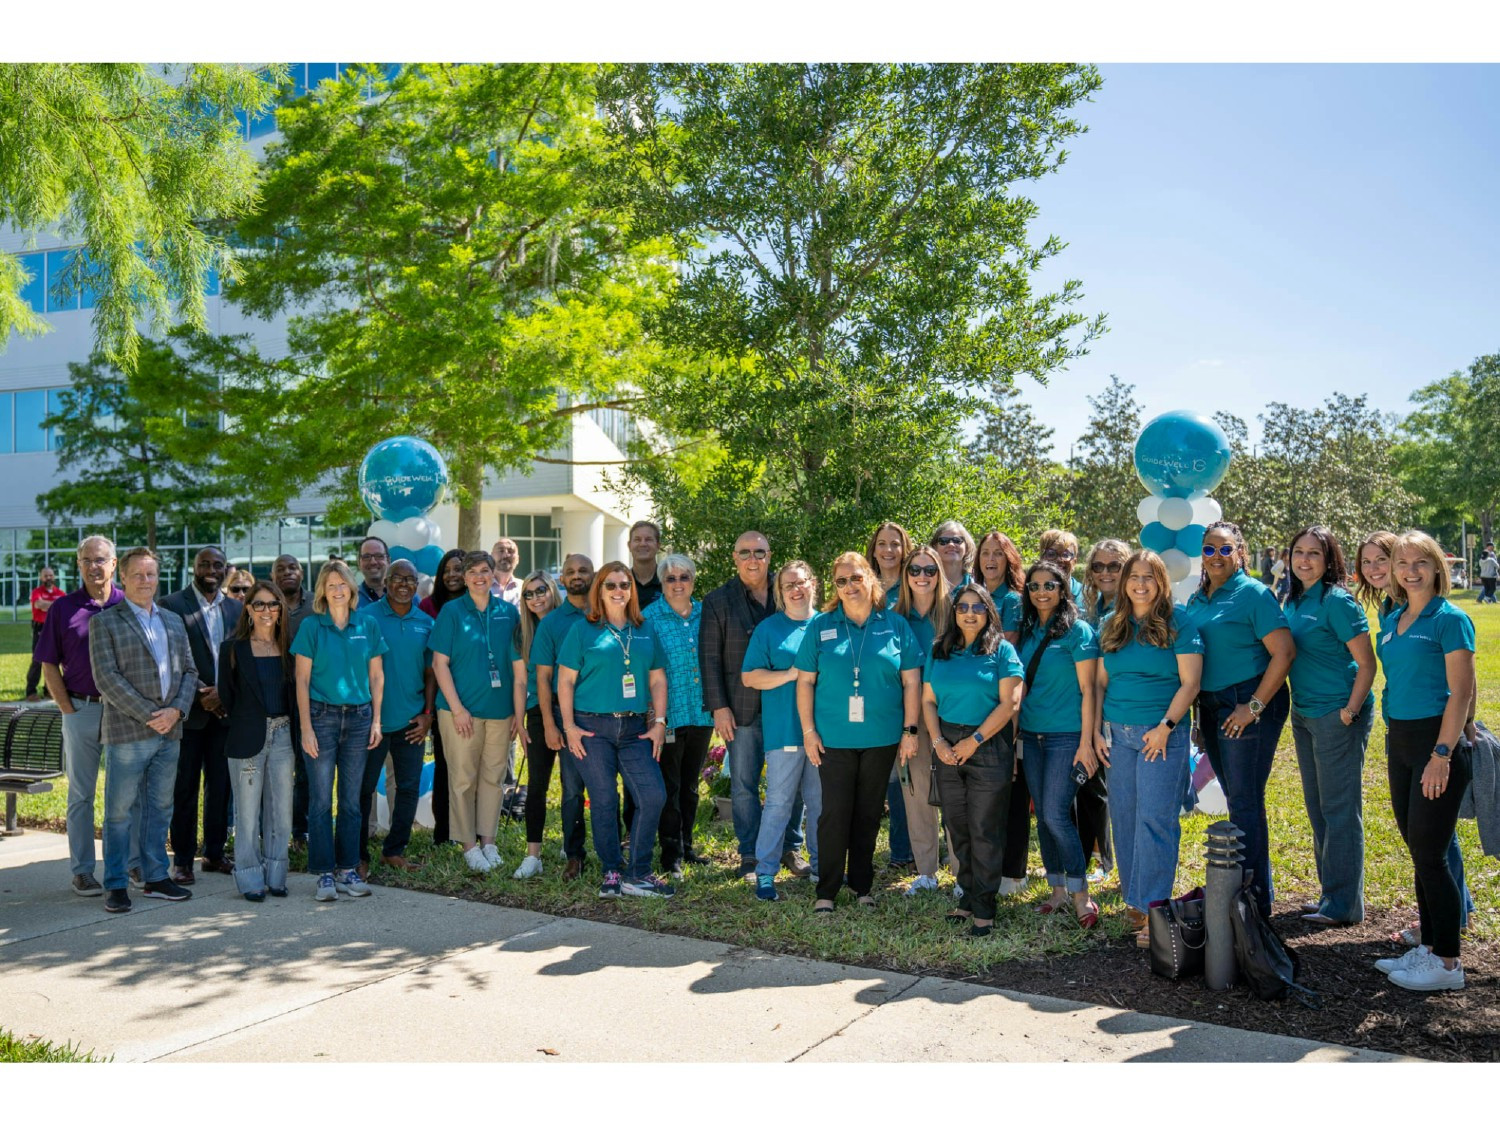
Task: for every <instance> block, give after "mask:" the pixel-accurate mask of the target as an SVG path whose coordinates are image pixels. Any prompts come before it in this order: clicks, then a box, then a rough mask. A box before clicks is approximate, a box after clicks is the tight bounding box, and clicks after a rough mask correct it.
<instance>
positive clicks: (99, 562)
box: [78, 557, 115, 566]
mask: <svg viewBox="0 0 1500 1125" xmlns="http://www.w3.org/2000/svg"><path fill="white" fill-rule="evenodd" d="M78 561H79V562H80V563H82V564H83V565H84V566H108V565H109V564H110V563H112V562H114V561H115V560H114V559H113V557H111V558H104V559H79V560H78Z"/></svg>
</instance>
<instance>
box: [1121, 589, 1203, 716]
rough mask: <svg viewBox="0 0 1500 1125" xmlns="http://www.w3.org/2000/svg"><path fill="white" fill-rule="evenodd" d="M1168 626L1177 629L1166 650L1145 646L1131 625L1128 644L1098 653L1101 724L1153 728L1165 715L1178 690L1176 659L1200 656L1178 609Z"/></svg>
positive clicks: (1193, 628) (1199, 643)
mask: <svg viewBox="0 0 1500 1125" xmlns="http://www.w3.org/2000/svg"><path fill="white" fill-rule="evenodd" d="M1126 612H1129V611H1128V610H1127V611H1126ZM1110 616H1113V614H1111V615H1110ZM1108 620H1109V618H1108V617H1106V618H1105V620H1104V622H1101V623H1100V625H1099V632H1100V634H1101V635H1102V634H1103V633H1104V628H1105V623H1106V622H1108ZM1172 627H1173V628H1174V629H1176V630H1177V639H1176V640H1175V641H1173V642H1172V646H1171V647H1170V648H1159V647H1157V646H1156V645H1148V644H1146V643H1145V642H1144V641H1142V640H1141V639H1140V637H1139V636H1136V635H1135V623H1134V622H1132V623H1131V633H1132V636H1131V639H1130V643H1129V644H1127V645H1125V646H1124V647H1122V648H1121V649H1120V650H1119V651H1118V652H1102V653H1101V656H1100V660H1102V661H1103V664H1104V671H1105V673H1106V674H1107V675H1108V676H1109V684H1108V685H1107V686H1106V687H1105V689H1104V721H1105V722H1108V723H1120V724H1122V725H1124V726H1150V727H1154V726H1155V725H1156V724H1157V723H1159V722H1161V721H1162V719H1163V718H1164V717H1165V716H1166V714H1167V708H1168V707H1170V706H1171V705H1172V697H1173V696H1175V695H1176V694H1177V689H1178V688H1180V687H1182V678H1181V677H1180V676H1179V675H1178V674H1177V657H1178V656H1191V655H1195V654H1196V655H1198V656H1202V655H1203V638H1202V637H1201V636H1199V634H1198V627H1197V625H1195V624H1194V623H1193V619H1192V618H1191V617H1189V616H1188V615H1187V614H1186V613H1185V612H1184V611H1183V608H1182V607H1181V606H1174V607H1173V609H1172Z"/></svg>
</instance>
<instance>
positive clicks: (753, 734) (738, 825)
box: [630, 719, 802, 859]
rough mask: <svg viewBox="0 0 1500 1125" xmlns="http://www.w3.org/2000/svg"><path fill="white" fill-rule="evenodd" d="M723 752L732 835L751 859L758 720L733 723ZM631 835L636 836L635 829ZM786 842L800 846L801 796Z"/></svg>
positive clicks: (756, 823)
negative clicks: (732, 733)
mask: <svg viewBox="0 0 1500 1125" xmlns="http://www.w3.org/2000/svg"><path fill="white" fill-rule="evenodd" d="M726 752H727V753H728V755H729V809H730V813H731V815H732V816H733V818H734V838H735V840H736V842H737V843H738V844H739V848H740V858H741V859H751V858H753V857H754V856H755V847H756V844H757V843H758V841H759V839H760V817H761V812H760V772H761V770H763V769H764V768H765V765H766V752H765V742H764V740H763V738H762V735H761V727H760V720H759V719H756V720H755V722H753V723H744V724H741V725H740V726H737V727H735V729H734V738H732V739H731V740H730V742H729V745H728V747H726ZM630 838H631V839H632V840H633V839H635V833H634V830H632V831H631V837H630ZM785 842H786V847H785V848H783V849H782V850H783V851H789V852H793V851H797V850H798V849H800V848H801V847H802V798H801V797H798V798H797V799H796V800H795V801H794V802H793V803H792V814H791V817H790V819H789V820H788V821H787V826H786V837H785Z"/></svg>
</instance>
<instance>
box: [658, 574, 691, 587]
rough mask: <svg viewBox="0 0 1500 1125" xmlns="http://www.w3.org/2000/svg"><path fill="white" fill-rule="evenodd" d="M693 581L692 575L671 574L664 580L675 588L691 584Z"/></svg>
mask: <svg viewBox="0 0 1500 1125" xmlns="http://www.w3.org/2000/svg"><path fill="white" fill-rule="evenodd" d="M692 580H693V576H692V575H691V574H669V575H667V576H666V577H665V578H663V579H662V581H663V582H669V583H671V584H672V585H674V586H677V585H681V584H682V583H683V582H691V581H692Z"/></svg>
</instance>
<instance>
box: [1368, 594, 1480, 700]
mask: <svg viewBox="0 0 1500 1125" xmlns="http://www.w3.org/2000/svg"><path fill="white" fill-rule="evenodd" d="M1403 612H1405V607H1404V606H1400V605H1398V606H1395V607H1394V608H1392V610H1391V611H1390V613H1388V614H1386V615H1385V616H1383V617H1382V618H1381V619H1380V632H1379V633H1377V634H1376V636H1375V655H1376V656H1378V657H1380V666H1381V667H1382V668H1384V669H1385V690H1384V691H1382V692H1381V695H1380V709H1381V713H1382V714H1384V716H1385V717H1386V718H1387V719H1430V718H1432V717H1433V716H1434V715H1441V714H1442V713H1443V710H1444V708H1446V707H1447V706H1448V696H1449V695H1450V694H1452V693H1451V692H1449V690H1448V667H1447V661H1446V660H1445V659H1444V658H1445V657H1446V656H1447V655H1448V653H1450V652H1473V651H1474V622H1472V621H1470V620H1469V615H1468V614H1467V613H1465V612H1464V611H1463V610H1461V609H1459V608H1458V607H1457V606H1455V605H1454V604H1453V603H1452V602H1450V601H1449V600H1448V599H1447V598H1433V599H1432V601H1430V602H1428V603H1427V605H1426V606H1425V607H1424V608H1423V610H1422V612H1421V613H1420V614H1419V615H1418V616H1417V619H1416V620H1415V621H1413V622H1412V623H1411V628H1409V629H1407V630H1406V632H1405V634H1398V633H1397V632H1396V623H1397V622H1398V621H1400V620H1401V614H1402V613H1403Z"/></svg>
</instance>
